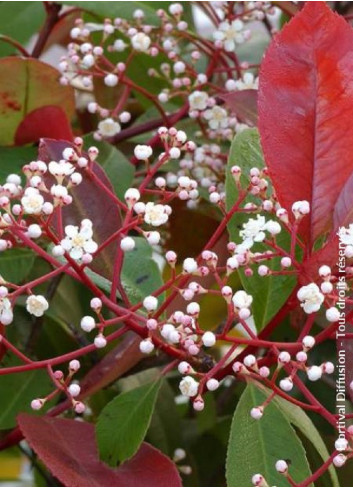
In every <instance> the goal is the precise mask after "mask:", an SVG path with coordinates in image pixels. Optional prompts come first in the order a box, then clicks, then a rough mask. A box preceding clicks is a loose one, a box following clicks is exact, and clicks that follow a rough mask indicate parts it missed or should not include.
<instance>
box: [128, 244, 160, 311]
mask: <svg viewBox="0 0 353 489" xmlns="http://www.w3.org/2000/svg"><path fill="white" fill-rule="evenodd" d="M134 240H135V248H134V249H133V250H132V251H129V252H128V253H125V255H124V264H123V268H122V277H121V280H122V284H123V287H124V289H125V291H126V293H127V295H128V297H129V299H130V301H131V302H132V303H133V304H136V303H138V302H140V301H141V300H142V299H143V298H144V297H146V296H147V295H149V294H151V293H152V292H154V291H155V290H157V289H158V288H159V287H161V286H162V285H163V280H162V276H161V273H160V270H159V268H158V265H157V263H156V262H155V261H154V260H153V259H152V248H151V246H150V245H149V244H148V242H147V241H146V240H145V238H135V237H134ZM163 297H164V295H163V294H161V295H160V296H159V298H158V300H159V302H161V301H162V300H163Z"/></svg>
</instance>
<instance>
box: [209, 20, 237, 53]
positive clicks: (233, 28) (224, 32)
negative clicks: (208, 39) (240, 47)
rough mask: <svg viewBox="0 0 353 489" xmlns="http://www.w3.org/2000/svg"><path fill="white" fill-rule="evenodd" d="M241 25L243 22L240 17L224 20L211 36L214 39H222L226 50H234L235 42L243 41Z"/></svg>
mask: <svg viewBox="0 0 353 489" xmlns="http://www.w3.org/2000/svg"><path fill="white" fill-rule="evenodd" d="M243 27H244V24H243V22H242V21H241V20H240V19H235V20H233V21H232V22H229V21H228V20H226V21H224V22H221V23H220V24H219V26H218V30H217V31H216V32H214V34H213V37H214V39H215V41H222V43H223V46H224V49H225V50H226V51H234V49H235V46H236V44H242V43H243V42H244V35H243V33H242V32H241V31H242V30H243Z"/></svg>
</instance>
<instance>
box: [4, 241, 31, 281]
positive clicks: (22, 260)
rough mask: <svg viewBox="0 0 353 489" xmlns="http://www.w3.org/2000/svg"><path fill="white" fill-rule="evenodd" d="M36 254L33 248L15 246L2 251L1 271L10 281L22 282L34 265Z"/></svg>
mask: <svg viewBox="0 0 353 489" xmlns="http://www.w3.org/2000/svg"><path fill="white" fill-rule="evenodd" d="M34 259H35V255H34V253H33V251H32V250H29V249H24V248H13V249H9V250H6V251H3V252H2V253H0V273H1V275H2V276H3V277H4V279H5V280H7V281H8V282H12V283H15V284H18V283H19V282H22V280H24V279H25V278H26V277H27V275H28V274H29V272H30V271H31V268H32V266H33V263H34Z"/></svg>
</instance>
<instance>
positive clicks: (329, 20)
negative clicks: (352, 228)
mask: <svg viewBox="0 0 353 489" xmlns="http://www.w3.org/2000/svg"><path fill="white" fill-rule="evenodd" d="M352 46H353V31H352V28H351V27H350V26H349V25H348V24H347V22H346V21H345V20H344V19H343V18H342V17H339V16H338V15H337V14H335V13H333V12H332V11H331V10H330V9H329V8H328V7H327V6H326V4H325V2H307V3H306V4H305V7H304V8H303V10H302V11H301V12H300V13H299V14H297V15H296V16H295V17H294V19H293V20H291V21H290V22H289V23H288V24H287V25H286V26H285V27H284V29H283V31H282V32H280V33H279V34H278V35H277V36H276V37H275V39H274V41H273V42H272V43H271V45H270V47H269V49H268V51H267V53H266V55H265V58H264V61H263V64H262V68H261V73H260V88H259V104H258V107H259V129H260V133H261V139H262V145H263V149H264V154H265V159H266V163H267V165H268V168H269V171H270V175H271V177H272V180H273V184H274V187H275V190H276V193H277V195H278V198H279V201H280V203H281V205H283V206H284V207H286V208H287V209H290V208H291V206H292V204H293V202H295V201H297V200H308V201H309V202H310V203H311V208H312V212H311V218H310V219H309V218H305V219H304V220H303V224H302V226H301V233H302V234H303V235H304V236H305V238H306V240H307V242H308V243H310V244H311V245H312V244H313V243H314V241H315V240H316V238H318V237H319V236H320V235H321V234H322V233H325V232H327V231H329V230H330V229H331V226H332V221H333V210H334V206H335V204H336V201H337V198H338V196H339V194H340V192H341V189H342V187H343V185H344V183H345V181H346V180H347V178H348V177H349V176H350V175H351V173H352V170H353V159H352V158H351V141H352V139H353V124H352V114H353V51H352Z"/></svg>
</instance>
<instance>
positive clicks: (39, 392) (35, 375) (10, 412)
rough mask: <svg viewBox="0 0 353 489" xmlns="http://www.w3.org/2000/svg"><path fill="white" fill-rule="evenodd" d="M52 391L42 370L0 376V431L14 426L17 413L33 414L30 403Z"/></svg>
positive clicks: (50, 384)
mask: <svg viewBox="0 0 353 489" xmlns="http://www.w3.org/2000/svg"><path fill="white" fill-rule="evenodd" d="M7 366H8V365H6V367H7ZM10 366H13V365H10ZM52 390H53V386H52V383H51V381H50V379H49V377H48V374H47V373H46V371H44V370H30V371H28V372H20V373H15V374H10V375H0V399H1V412H0V429H1V430H4V429H9V428H13V427H14V426H16V416H17V415H18V414H19V413H25V412H26V413H33V411H32V408H31V401H32V400H33V399H35V398H37V397H39V398H40V397H45V396H47V395H48V394H49V393H50V392H51V391H52ZM41 414H43V412H42V411H41Z"/></svg>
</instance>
